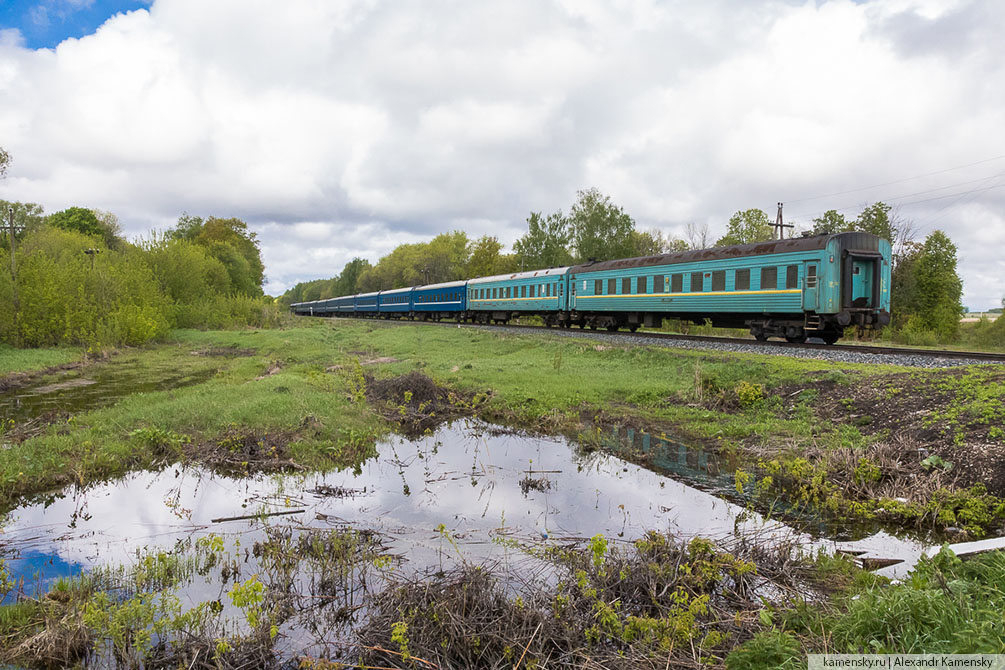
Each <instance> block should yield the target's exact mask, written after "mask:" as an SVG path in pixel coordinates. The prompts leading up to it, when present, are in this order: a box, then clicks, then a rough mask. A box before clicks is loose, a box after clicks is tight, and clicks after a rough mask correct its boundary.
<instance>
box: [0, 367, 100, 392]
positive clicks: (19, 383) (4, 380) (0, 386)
mask: <svg viewBox="0 0 1005 670" xmlns="http://www.w3.org/2000/svg"><path fill="white" fill-rule="evenodd" d="M84 365H85V363H84V362H83V361H78V362H75V363H64V364H63V365H54V366H52V367H49V368H45V369H44V370H36V371H35V372H12V373H11V374H9V375H6V376H3V377H0V393H3V392H5V391H13V390H15V389H19V388H22V387H24V386H28V385H30V384H32V383H33V382H34V381H35V380H36V379H38V378H39V377H44V376H46V375H54V374H58V373H60V372H66V371H68V370H78V369H80V368H82V367H84Z"/></svg>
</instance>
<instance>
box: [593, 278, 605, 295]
mask: <svg viewBox="0 0 1005 670" xmlns="http://www.w3.org/2000/svg"><path fill="white" fill-rule="evenodd" d="M603 294H604V280H603V279H598V280H597V281H595V282H593V295H603Z"/></svg>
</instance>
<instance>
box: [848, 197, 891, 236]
mask: <svg viewBox="0 0 1005 670" xmlns="http://www.w3.org/2000/svg"><path fill="white" fill-rule="evenodd" d="M890 209H891V207H890V205H887V204H886V203H882V202H877V203H875V204H872V205H869V206H868V207H866V208H865V209H863V210H862V213H861V214H859V215H858V218H857V219H855V222H854V225H853V228H854V230H857V231H859V232H862V233H871V234H873V235H876V236H877V237H882V238H883V239H884V240H888V241H889V242H890V243H894V242H896V241H897V234H898V232H899V231H898V230H897V227H896V225H895V223H894V219H893V218H891V217H890Z"/></svg>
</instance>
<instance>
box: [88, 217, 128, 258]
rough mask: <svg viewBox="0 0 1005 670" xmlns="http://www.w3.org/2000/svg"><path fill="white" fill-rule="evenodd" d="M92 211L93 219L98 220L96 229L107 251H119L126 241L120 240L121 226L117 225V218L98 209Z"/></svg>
mask: <svg viewBox="0 0 1005 670" xmlns="http://www.w3.org/2000/svg"><path fill="white" fill-rule="evenodd" d="M92 211H93V212H94V218H96V219H97V220H98V228H99V229H100V230H101V239H102V240H103V241H104V243H105V246H106V247H108V248H109V249H121V248H122V246H123V245H124V244H125V243H126V241H125V240H124V239H122V226H120V225H119V217H117V216H115V215H114V214H112V213H111V212H104V211H102V210H100V209H95V210H92Z"/></svg>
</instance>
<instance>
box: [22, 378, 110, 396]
mask: <svg viewBox="0 0 1005 670" xmlns="http://www.w3.org/2000/svg"><path fill="white" fill-rule="evenodd" d="M96 383H97V382H95V381H94V380H93V379H68V380H67V381H65V382H56V383H55V384H47V385H45V386H39V387H38V388H36V389H35V392H36V393H53V392H54V391H65V390H66V389H72V388H78V387H80V386H90V385H91V384H96Z"/></svg>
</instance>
